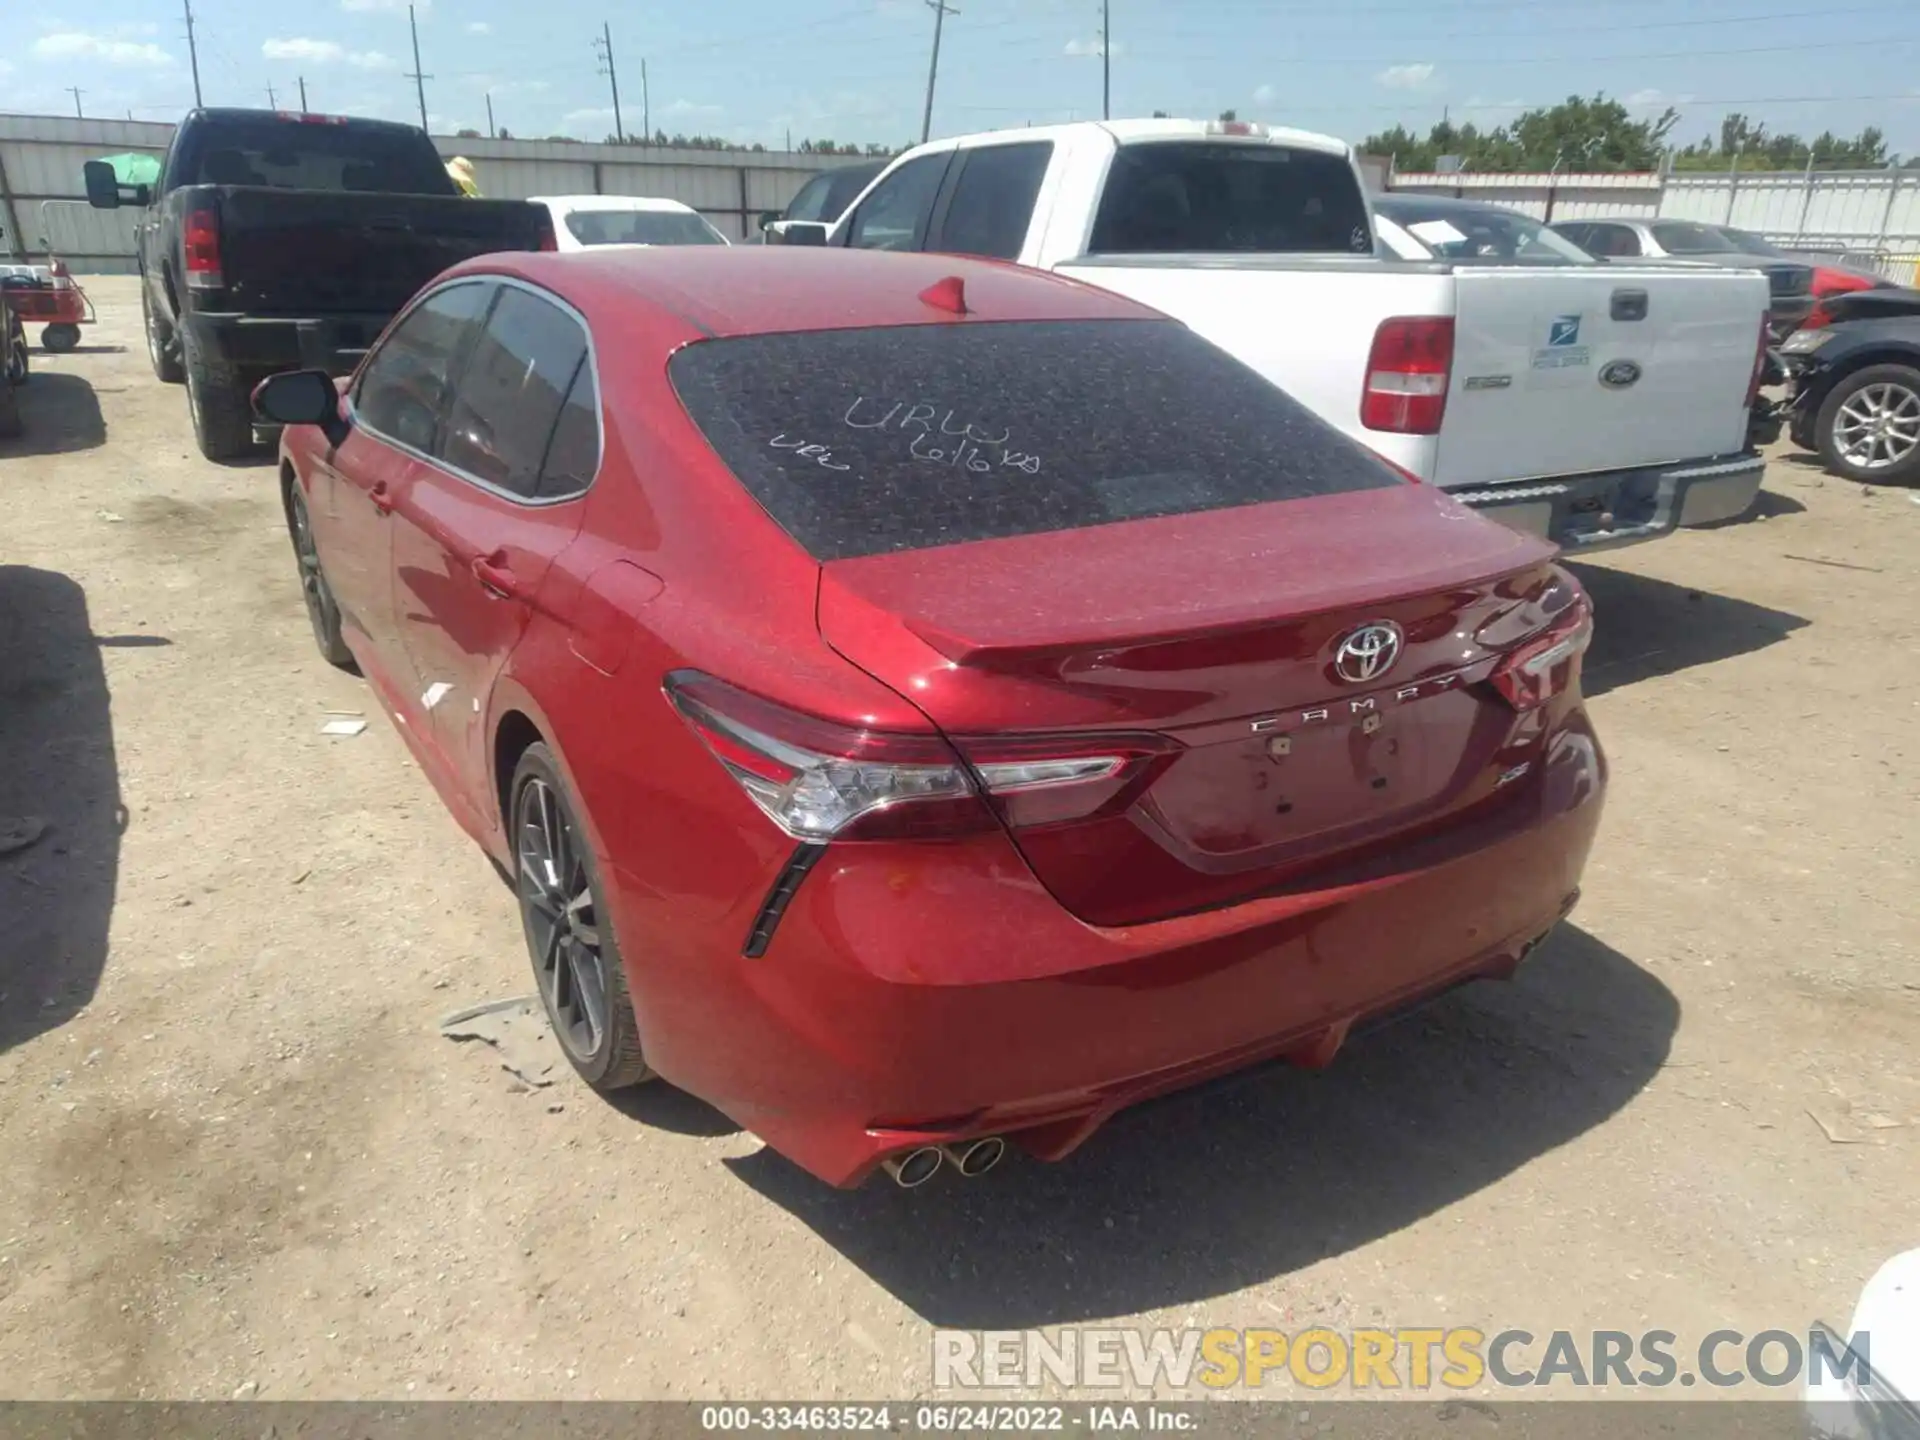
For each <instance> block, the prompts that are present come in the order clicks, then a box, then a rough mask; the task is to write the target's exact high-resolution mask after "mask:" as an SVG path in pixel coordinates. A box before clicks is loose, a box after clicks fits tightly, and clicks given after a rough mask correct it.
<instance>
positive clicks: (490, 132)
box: [487, 90, 500, 140]
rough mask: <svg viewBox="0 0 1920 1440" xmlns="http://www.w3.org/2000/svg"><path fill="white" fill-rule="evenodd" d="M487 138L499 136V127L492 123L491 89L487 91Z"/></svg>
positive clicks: (493, 138) (497, 137)
mask: <svg viewBox="0 0 1920 1440" xmlns="http://www.w3.org/2000/svg"><path fill="white" fill-rule="evenodd" d="M487 138H488V139H489V140H498V139H499V138H500V127H499V126H497V125H495V124H494V123H493V91H491V90H489V91H487Z"/></svg>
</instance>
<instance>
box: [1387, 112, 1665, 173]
mask: <svg viewBox="0 0 1920 1440" xmlns="http://www.w3.org/2000/svg"><path fill="white" fill-rule="evenodd" d="M1679 121H1680V116H1679V114H1678V112H1677V111H1674V110H1672V109H1668V110H1666V111H1665V112H1663V113H1662V114H1661V115H1659V116H1658V117H1656V118H1654V119H1651V120H1635V119H1634V118H1633V116H1632V115H1631V114H1630V113H1629V112H1628V110H1627V107H1626V106H1624V105H1622V104H1621V103H1620V102H1619V101H1617V100H1609V99H1608V98H1607V97H1606V96H1604V95H1595V96H1594V97H1593V98H1592V99H1590V100H1589V99H1586V98H1583V97H1582V96H1579V95H1570V96H1568V97H1567V98H1566V99H1565V100H1564V101H1562V102H1561V103H1560V104H1558V105H1552V106H1548V107H1545V108H1543V109H1535V110H1528V111H1525V112H1523V113H1522V114H1520V115H1519V116H1517V117H1515V119H1514V120H1512V121H1511V122H1510V123H1508V124H1506V125H1501V126H1496V127H1495V128H1493V129H1491V130H1481V129H1479V128H1478V127H1476V126H1474V125H1471V124H1464V125H1454V124H1451V123H1450V122H1448V121H1444V120H1443V121H1441V122H1440V123H1439V124H1438V125H1435V126H1434V127H1433V128H1432V129H1431V130H1429V131H1428V132H1427V134H1426V136H1425V137H1424V138H1423V137H1421V136H1418V135H1415V134H1414V133H1413V132H1411V131H1409V130H1408V129H1407V128H1406V127H1405V126H1404V125H1396V126H1394V127H1393V128H1392V129H1391V130H1384V131H1382V132H1380V133H1379V134H1377V135H1369V136H1368V137H1367V138H1366V139H1365V140H1364V141H1362V142H1361V148H1362V149H1363V150H1366V151H1367V152H1368V153H1370V154H1375V155H1391V156H1393V157H1394V163H1395V165H1396V166H1397V167H1398V168H1399V169H1401V170H1430V169H1432V168H1433V167H1434V165H1435V164H1436V163H1437V162H1438V160H1439V157H1440V156H1442V155H1457V156H1459V157H1460V160H1461V163H1462V164H1463V165H1464V166H1465V168H1467V169H1468V170H1481V171H1512V170H1563V171H1565V170H1604V171H1621V170H1653V169H1657V168H1658V167H1659V164H1660V156H1661V153H1662V151H1663V149H1664V148H1665V145H1666V138H1667V135H1668V133H1669V132H1670V131H1671V130H1672V129H1673V127H1674V126H1675V125H1677V124H1678V123H1679Z"/></svg>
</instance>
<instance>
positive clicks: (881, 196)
mask: <svg viewBox="0 0 1920 1440" xmlns="http://www.w3.org/2000/svg"><path fill="white" fill-rule="evenodd" d="M951 158H952V152H951V151H946V150H942V151H941V152H940V153H939V154H937V155H922V156H920V157H919V158H918V159H916V160H909V161H907V163H906V164H904V165H902V166H901V167H900V168H899V169H898V170H896V171H894V172H893V173H892V174H891V175H889V176H887V178H886V179H885V180H882V181H881V182H880V183H879V184H878V185H877V186H875V187H874V191H873V193H872V194H871V195H869V196H867V198H866V199H865V200H863V201H861V202H860V208H859V209H858V210H856V211H854V212H853V220H852V223H851V224H850V225H849V226H848V228H847V244H848V245H850V246H851V247H852V248H854V249H855V250H918V249H919V248H920V243H921V241H922V240H924V239H925V238H926V234H927V219H928V217H929V216H931V215H932V214H933V202H934V199H935V197H937V196H938V195H939V194H940V180H941V177H942V176H944V175H945V174H946V173H947V161H948V160H950V159H951Z"/></svg>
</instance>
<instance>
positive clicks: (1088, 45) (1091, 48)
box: [1063, 35, 1127, 55]
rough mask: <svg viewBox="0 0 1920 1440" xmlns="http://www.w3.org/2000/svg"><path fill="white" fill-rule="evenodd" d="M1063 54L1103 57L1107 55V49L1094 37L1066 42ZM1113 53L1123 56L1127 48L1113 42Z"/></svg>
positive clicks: (1118, 42)
mask: <svg viewBox="0 0 1920 1440" xmlns="http://www.w3.org/2000/svg"><path fill="white" fill-rule="evenodd" d="M1063 53H1064V54H1068V55H1104V54H1106V53H1107V47H1106V44H1105V43H1104V42H1103V41H1102V40H1101V39H1100V37H1099V36H1097V35H1096V36H1094V37H1093V39H1091V40H1080V39H1077V38H1076V39H1073V40H1069V41H1067V45H1066V49H1065V51H1064V52H1063ZM1113 53H1114V54H1115V55H1124V54H1126V53H1127V47H1126V46H1125V45H1124V44H1122V43H1121V42H1120V41H1118V40H1116V41H1114V42H1113Z"/></svg>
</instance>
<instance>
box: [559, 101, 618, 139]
mask: <svg viewBox="0 0 1920 1440" xmlns="http://www.w3.org/2000/svg"><path fill="white" fill-rule="evenodd" d="M621 118H622V119H624V118H625V117H624V116H622V117H621ZM560 131H561V133H562V134H566V135H577V136H579V137H580V138H581V139H583V140H601V139H604V138H605V137H607V136H608V135H611V134H612V133H613V107H612V106H611V105H603V106H599V107H598V108H595V109H589V110H569V111H568V112H567V113H566V114H564V115H562V116H561V117H560Z"/></svg>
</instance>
